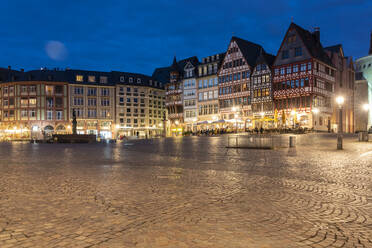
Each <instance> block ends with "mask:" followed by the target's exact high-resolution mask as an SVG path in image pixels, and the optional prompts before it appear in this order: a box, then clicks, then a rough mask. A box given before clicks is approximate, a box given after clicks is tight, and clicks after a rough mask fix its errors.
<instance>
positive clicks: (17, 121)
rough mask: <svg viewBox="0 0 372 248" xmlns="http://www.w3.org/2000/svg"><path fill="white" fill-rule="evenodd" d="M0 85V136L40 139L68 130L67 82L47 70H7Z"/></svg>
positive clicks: (5, 138)
mask: <svg viewBox="0 0 372 248" xmlns="http://www.w3.org/2000/svg"><path fill="white" fill-rule="evenodd" d="M3 75H8V76H6V77H7V79H5V80H2V81H3V82H2V83H1V84H0V116H1V117H0V121H1V123H0V132H1V135H0V139H2V140H8V139H9V140H10V139H40V138H43V137H45V136H49V135H51V134H52V133H67V132H68V131H69V130H70V129H71V126H70V123H69V119H68V115H69V108H68V84H67V83H66V82H63V81H61V80H60V78H58V77H55V76H54V75H51V74H49V73H48V72H46V71H30V72H27V73H20V72H16V71H12V70H9V71H8V72H5V73H3Z"/></svg>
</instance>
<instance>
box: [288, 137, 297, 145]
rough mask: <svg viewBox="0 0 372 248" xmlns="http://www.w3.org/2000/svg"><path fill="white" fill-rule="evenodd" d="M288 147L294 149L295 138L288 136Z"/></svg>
mask: <svg viewBox="0 0 372 248" xmlns="http://www.w3.org/2000/svg"><path fill="white" fill-rule="evenodd" d="M289 147H296V137H295V136H289Z"/></svg>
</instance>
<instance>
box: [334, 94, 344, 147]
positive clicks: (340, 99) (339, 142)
mask: <svg viewBox="0 0 372 248" xmlns="http://www.w3.org/2000/svg"><path fill="white" fill-rule="evenodd" d="M336 102H337V104H338V108H339V113H340V114H339V121H338V125H339V128H338V132H337V150H342V105H343V104H344V102H345V98H344V97H343V96H338V97H337V98H336Z"/></svg>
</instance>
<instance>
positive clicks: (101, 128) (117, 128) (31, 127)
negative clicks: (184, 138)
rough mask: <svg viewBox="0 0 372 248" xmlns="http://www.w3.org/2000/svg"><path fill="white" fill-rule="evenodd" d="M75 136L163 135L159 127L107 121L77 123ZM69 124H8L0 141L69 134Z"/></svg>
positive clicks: (103, 137)
mask: <svg viewBox="0 0 372 248" xmlns="http://www.w3.org/2000/svg"><path fill="white" fill-rule="evenodd" d="M76 131H77V134H93V135H96V136H97V137H99V138H101V139H118V138H123V137H137V138H151V137H158V136H161V135H162V134H163V128H162V127H161V126H156V127H155V126H152V127H125V126H121V125H113V123H112V122H107V121H102V122H100V121H98V122H97V121H86V122H84V121H78V122H77V127H76ZM71 133H72V124H71V123H39V122H38V123H31V124H16V123H10V124H7V125H4V124H3V125H1V126H0V141H11V140H41V139H47V138H49V137H51V136H52V135H53V134H71Z"/></svg>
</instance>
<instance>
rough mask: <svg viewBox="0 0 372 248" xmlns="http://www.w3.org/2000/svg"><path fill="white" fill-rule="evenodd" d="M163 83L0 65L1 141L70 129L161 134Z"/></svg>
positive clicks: (103, 134) (118, 75) (106, 134)
mask: <svg viewBox="0 0 372 248" xmlns="http://www.w3.org/2000/svg"><path fill="white" fill-rule="evenodd" d="M164 101H165V97H164V87H163V84H162V83H160V82H158V81H157V80H155V79H153V78H152V77H149V76H146V75H142V74H135V73H124V72H98V71H84V70H70V69H66V70H64V71H61V70H56V69H55V70H48V69H41V70H34V71H28V72H24V71H15V70H11V69H10V68H8V69H0V139H31V138H32V139H43V138H46V136H51V135H52V134H55V133H63V134H64V133H71V132H72V123H71V122H72V119H73V117H74V115H75V116H76V120H77V133H78V134H95V135H96V136H97V137H101V138H104V139H111V138H117V137H119V136H120V135H122V136H124V135H125V136H137V137H154V136H159V135H161V134H163V133H164V126H163V125H164V124H166V123H163V120H164V115H165V117H166V111H165V104H164Z"/></svg>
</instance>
